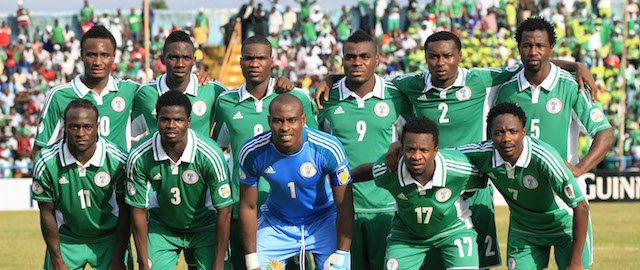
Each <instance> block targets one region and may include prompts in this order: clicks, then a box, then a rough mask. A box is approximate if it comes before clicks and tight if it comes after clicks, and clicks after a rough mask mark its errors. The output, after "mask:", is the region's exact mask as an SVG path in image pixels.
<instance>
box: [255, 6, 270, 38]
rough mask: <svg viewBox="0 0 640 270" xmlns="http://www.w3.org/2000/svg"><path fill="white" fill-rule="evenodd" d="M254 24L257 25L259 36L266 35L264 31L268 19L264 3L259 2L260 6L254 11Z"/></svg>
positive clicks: (256, 31)
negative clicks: (263, 6) (263, 7)
mask: <svg viewBox="0 0 640 270" xmlns="http://www.w3.org/2000/svg"><path fill="white" fill-rule="evenodd" d="M252 20H253V24H254V27H255V30H254V31H255V34H256V35H258V36H266V35H265V34H264V33H265V31H266V29H265V23H266V20H267V13H266V12H265V11H264V9H262V3H258V8H256V10H255V11H254V12H253V18H252Z"/></svg>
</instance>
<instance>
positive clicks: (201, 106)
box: [191, 100, 207, 116]
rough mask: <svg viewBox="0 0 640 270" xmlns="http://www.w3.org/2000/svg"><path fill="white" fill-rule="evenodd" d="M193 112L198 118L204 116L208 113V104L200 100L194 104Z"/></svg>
mask: <svg viewBox="0 0 640 270" xmlns="http://www.w3.org/2000/svg"><path fill="white" fill-rule="evenodd" d="M191 111H192V112H193V114H195V115H197V116H203V115H204V114H205V113H206V112H207V103H205V102H204V101H202V100H198V101H196V102H194V103H193V106H191Z"/></svg>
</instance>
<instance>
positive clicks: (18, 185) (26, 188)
mask: <svg viewBox="0 0 640 270" xmlns="http://www.w3.org/2000/svg"><path fill="white" fill-rule="evenodd" d="M7 210H38V203H37V202H36V201H34V200H31V179H29V178H23V179H0V211H7Z"/></svg>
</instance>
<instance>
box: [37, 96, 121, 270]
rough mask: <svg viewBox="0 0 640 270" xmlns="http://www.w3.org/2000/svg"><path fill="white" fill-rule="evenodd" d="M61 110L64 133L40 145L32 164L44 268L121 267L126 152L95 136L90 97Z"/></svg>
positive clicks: (95, 114) (95, 116)
mask: <svg viewBox="0 0 640 270" xmlns="http://www.w3.org/2000/svg"><path fill="white" fill-rule="evenodd" d="M62 115H63V116H64V117H63V122H62V123H63V129H64V138H63V139H62V140H60V141H58V142H56V143H55V144H53V145H51V146H48V147H46V148H44V149H43V150H42V151H41V153H40V154H38V155H37V157H36V158H35V160H34V166H33V168H34V169H33V185H32V189H31V197H32V198H33V199H34V200H36V201H38V207H39V208H40V224H41V228H42V235H43V237H44V240H45V242H46V244H47V253H46V256H45V265H44V267H43V269H47V270H48V269H82V268H84V267H85V265H87V264H89V265H91V267H93V269H107V268H108V267H109V265H110V264H111V268H113V269H124V263H125V258H124V256H125V250H126V249H127V246H128V243H129V218H130V217H129V208H128V206H127V205H126V204H125V202H124V181H125V177H126V176H125V173H124V165H125V163H126V160H127V155H126V154H125V153H124V152H123V151H122V150H120V148H118V147H117V146H115V145H114V144H113V143H111V142H109V141H107V140H105V139H103V138H99V137H98V119H99V114H98V109H97V108H96V106H95V105H93V104H92V103H91V102H90V101H88V100H86V99H75V100H73V101H71V102H70V103H69V105H68V106H67V107H65V111H64V112H63V114H62ZM116 229H117V230H116ZM128 266H129V268H130V269H133V268H132V267H133V260H132V259H131V258H130V254H129V258H128Z"/></svg>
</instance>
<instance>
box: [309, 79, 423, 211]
mask: <svg viewBox="0 0 640 270" xmlns="http://www.w3.org/2000/svg"><path fill="white" fill-rule="evenodd" d="M374 79H375V80H376V83H375V86H374V88H373V91H372V92H370V93H368V94H367V95H365V96H364V97H362V98H360V97H359V96H358V95H356V94H355V93H354V92H351V90H349V89H348V88H347V85H346V78H343V79H342V80H340V81H339V82H338V83H336V84H335V85H334V86H333V90H332V91H330V92H329V101H327V102H325V103H324V109H322V110H320V113H319V114H318V124H319V125H320V127H321V128H322V130H324V131H325V132H327V133H330V134H332V135H333V136H336V138H338V140H340V142H341V143H342V145H343V146H344V150H345V152H346V153H347V159H348V161H349V168H355V167H358V166H360V164H363V163H367V162H373V161H375V160H374V158H375V157H379V156H380V155H383V154H385V153H387V149H389V145H391V143H392V142H394V141H396V140H397V139H398V138H397V137H398V132H397V130H396V128H399V127H400V126H401V125H402V124H404V120H405V119H409V118H411V117H412V115H413V112H412V109H413V108H412V107H411V104H410V103H409V100H407V98H406V96H405V95H403V94H402V93H400V92H399V91H398V89H396V88H395V87H394V86H393V85H391V83H390V82H387V81H385V80H384V79H382V78H380V77H379V76H377V75H375V78H374ZM353 204H354V208H355V211H356V212H360V213H367V212H381V211H393V208H394V204H395V201H394V199H393V197H391V195H390V194H389V192H387V191H386V190H384V189H381V188H378V187H377V186H376V185H375V183H373V182H372V181H366V182H360V183H354V184H353Z"/></svg>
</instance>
